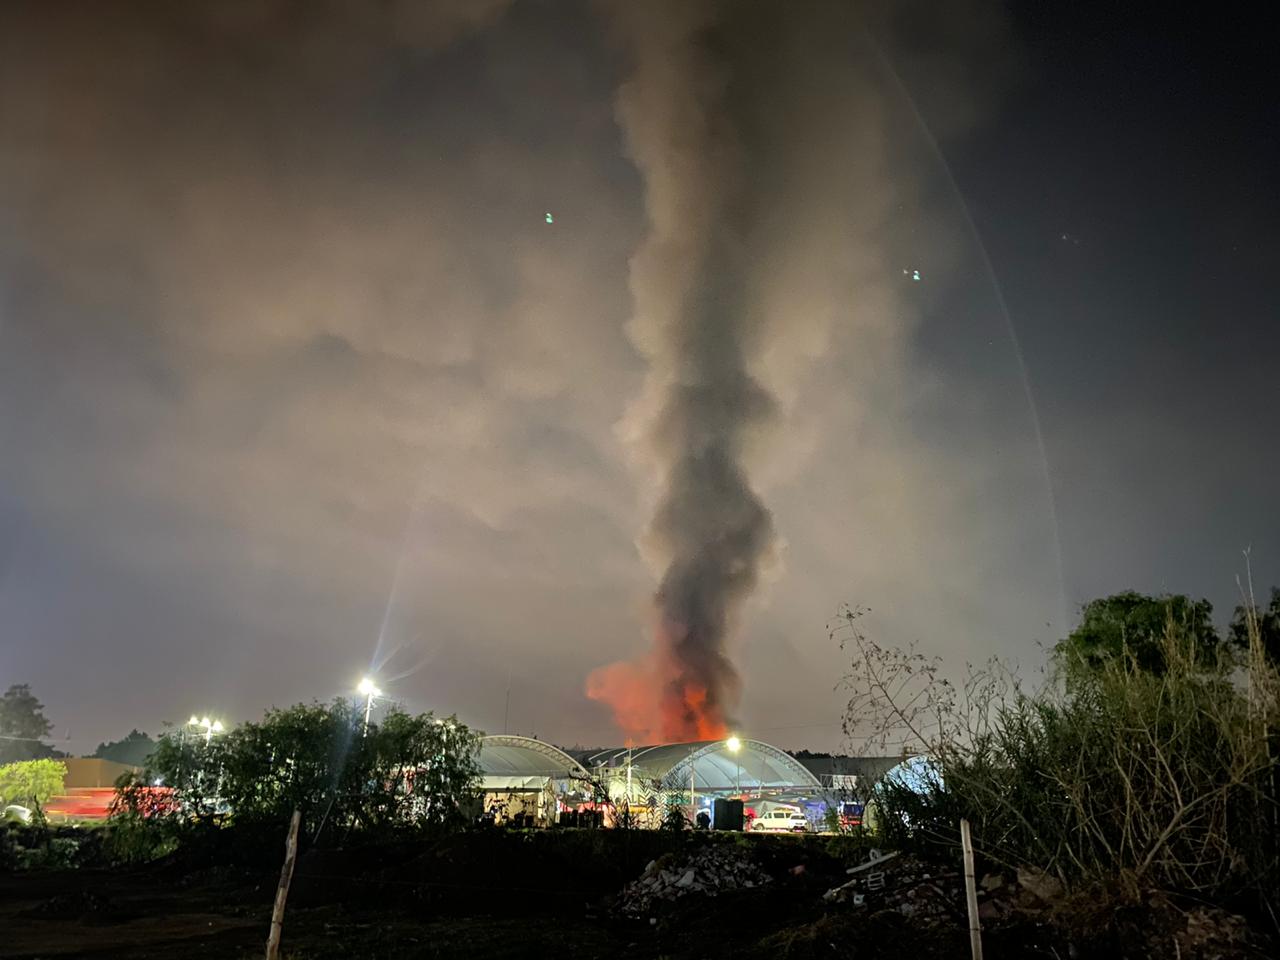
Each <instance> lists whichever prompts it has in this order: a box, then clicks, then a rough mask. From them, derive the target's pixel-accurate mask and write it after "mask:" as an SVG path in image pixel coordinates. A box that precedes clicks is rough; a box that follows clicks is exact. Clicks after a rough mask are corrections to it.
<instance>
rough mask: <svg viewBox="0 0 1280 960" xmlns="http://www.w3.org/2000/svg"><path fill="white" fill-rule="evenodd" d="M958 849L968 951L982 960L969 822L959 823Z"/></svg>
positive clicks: (974, 959)
mask: <svg viewBox="0 0 1280 960" xmlns="http://www.w3.org/2000/svg"><path fill="white" fill-rule="evenodd" d="M960 848H961V849H962V850H963V851H964V892H965V895H966V897H967V898H968V901H969V949H970V950H971V951H972V953H973V960H982V924H981V923H979V922H978V882H977V880H976V879H975V878H974V876H973V838H972V837H971V836H969V821H968V820H964V819H962V820H961V821H960Z"/></svg>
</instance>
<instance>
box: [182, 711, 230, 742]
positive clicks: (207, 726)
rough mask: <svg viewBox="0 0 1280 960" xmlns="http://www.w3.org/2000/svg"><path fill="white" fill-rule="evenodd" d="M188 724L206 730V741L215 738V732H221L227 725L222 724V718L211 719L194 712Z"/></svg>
mask: <svg viewBox="0 0 1280 960" xmlns="http://www.w3.org/2000/svg"><path fill="white" fill-rule="evenodd" d="M187 724H188V725H189V726H192V727H199V728H200V729H201V730H203V731H204V742H205V743H208V742H209V741H210V740H212V739H213V735H214V734H215V733H221V732H222V731H223V730H224V729H226V728H225V727H223V726H222V721H221V720H210V719H209V718H208V717H197V716H196V715H195V714H194V713H193V714H192V715H191V719H190V720H188V721H187Z"/></svg>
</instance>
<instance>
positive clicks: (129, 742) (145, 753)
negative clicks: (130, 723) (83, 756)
mask: <svg viewBox="0 0 1280 960" xmlns="http://www.w3.org/2000/svg"><path fill="white" fill-rule="evenodd" d="M155 748H156V742H155V741H154V740H152V739H151V738H150V737H149V736H147V735H146V734H145V733H141V732H139V731H138V730H130V731H129V733H128V734H126V735H125V736H124V738H122V739H120V740H114V741H111V742H110V743H100V744H98V749H96V750H94V751H93V753H92V754H90V756H93V757H97V758H99V759H102V760H114V761H115V762H116V763H127V764H129V765H130V766H133V767H141V766H145V765H146V762H147V758H148V757H150V756H151V751H152V750H154V749H155Z"/></svg>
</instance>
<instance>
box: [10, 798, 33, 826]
mask: <svg viewBox="0 0 1280 960" xmlns="http://www.w3.org/2000/svg"><path fill="white" fill-rule="evenodd" d="M3 817H4V819H5V820H7V821H9V822H13V823H30V822H31V811H30V810H29V809H27V808H26V807H24V806H21V805H19V804H16V803H11V804H9V805H8V806H7V807H5V808H4V814H3Z"/></svg>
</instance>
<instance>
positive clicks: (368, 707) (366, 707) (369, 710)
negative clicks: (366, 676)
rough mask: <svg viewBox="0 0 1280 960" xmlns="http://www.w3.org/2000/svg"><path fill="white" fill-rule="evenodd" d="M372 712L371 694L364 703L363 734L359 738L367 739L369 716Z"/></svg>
mask: <svg viewBox="0 0 1280 960" xmlns="http://www.w3.org/2000/svg"><path fill="white" fill-rule="evenodd" d="M372 712H373V694H372V693H371V694H369V696H368V697H367V698H366V699H365V701H364V733H363V734H361V736H364V737H367V736H368V735H369V714H370V713H372Z"/></svg>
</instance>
